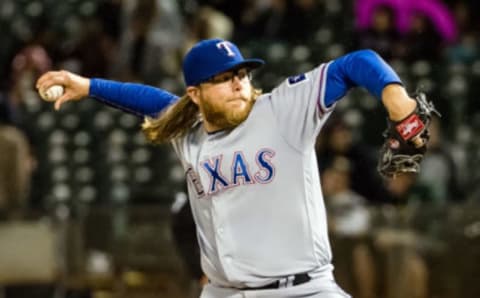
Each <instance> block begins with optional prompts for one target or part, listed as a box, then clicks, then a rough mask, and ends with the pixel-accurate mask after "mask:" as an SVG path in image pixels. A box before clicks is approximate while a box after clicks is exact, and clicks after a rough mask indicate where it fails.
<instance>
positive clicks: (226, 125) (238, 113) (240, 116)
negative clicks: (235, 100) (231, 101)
mask: <svg viewBox="0 0 480 298" xmlns="http://www.w3.org/2000/svg"><path fill="white" fill-rule="evenodd" d="M255 97H256V96H255V95H252V97H251V98H250V99H248V100H245V99H244V100H245V101H246V106H245V108H243V109H225V108H221V107H218V106H217V105H213V104H210V103H209V102H207V101H201V104H200V110H201V111H202V115H203V118H204V119H205V120H206V121H208V122H209V123H211V124H213V125H215V126H216V127H220V128H221V129H232V128H235V127H236V126H238V125H239V124H240V123H242V122H243V121H245V119H247V117H248V115H249V114H250V111H251V110H252V108H253V105H254V103H255Z"/></svg>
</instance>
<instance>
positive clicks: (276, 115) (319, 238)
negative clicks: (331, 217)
mask: <svg viewBox="0 0 480 298" xmlns="http://www.w3.org/2000/svg"><path fill="white" fill-rule="evenodd" d="M327 68H328V64H323V65H320V66H319V67H317V68H315V69H314V70H312V71H310V72H308V73H306V74H302V75H299V76H295V77H290V78H288V79H287V80H285V81H284V82H283V83H281V84H280V85H279V86H277V87H276V88H274V90H273V91H272V92H271V93H269V94H264V95H262V96H260V97H259V98H258V99H257V102H256V103H255V105H254V106H253V108H252V111H251V113H250V115H249V116H248V118H247V119H246V120H245V121H244V122H243V123H242V124H240V125H239V126H238V127H236V128H235V129H233V130H231V131H220V132H217V133H213V134H208V133H206V132H205V131H204V129H203V127H202V125H201V123H198V125H196V126H195V127H194V128H193V129H192V130H191V131H190V132H189V134H188V135H186V136H185V137H183V138H181V139H178V140H176V141H175V142H174V144H173V146H174V148H175V151H176V153H177V154H178V156H179V157H180V159H181V162H182V164H183V166H184V168H185V171H186V176H187V183H188V191H189V197H190V203H191V206H192V212H193V216H194V219H195V221H196V223H197V233H198V241H199V245H200V249H201V258H202V260H201V261H202V262H201V263H202V268H203V270H204V272H205V274H206V275H207V277H208V278H209V279H210V281H211V283H212V284H214V285H218V286H220V287H235V288H243V287H258V286H261V285H265V284H268V283H270V282H272V281H275V280H277V279H278V278H280V277H283V276H287V275H292V274H296V273H304V272H309V273H310V274H311V275H313V276H315V274H319V275H320V274H322V273H327V274H331V270H332V266H331V249H330V244H329V240H328V235H327V221H326V216H325V208H324V203H323V197H322V192H321V189H320V179H319V173H318V166H317V160H316V155H315V148H314V144H315V139H316V136H317V134H318V133H319V131H320V128H321V127H322V126H323V124H324V123H325V121H326V120H327V118H328V116H329V115H330V113H331V111H332V109H333V106H332V107H330V108H327V107H326V106H325V104H324V93H325V81H326V70H327Z"/></svg>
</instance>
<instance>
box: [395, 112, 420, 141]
mask: <svg viewBox="0 0 480 298" xmlns="http://www.w3.org/2000/svg"><path fill="white" fill-rule="evenodd" d="M424 128H425V124H423V122H422V120H421V119H420V118H419V117H418V115H417V114H413V115H410V116H409V117H408V118H407V119H405V120H403V121H402V122H400V123H399V124H398V125H397V126H396V129H397V131H398V133H399V134H400V136H402V138H403V139H404V140H405V141H407V140H410V139H411V138H412V137H414V136H416V135H418V134H419V133H420V132H422V131H423V129H424Z"/></svg>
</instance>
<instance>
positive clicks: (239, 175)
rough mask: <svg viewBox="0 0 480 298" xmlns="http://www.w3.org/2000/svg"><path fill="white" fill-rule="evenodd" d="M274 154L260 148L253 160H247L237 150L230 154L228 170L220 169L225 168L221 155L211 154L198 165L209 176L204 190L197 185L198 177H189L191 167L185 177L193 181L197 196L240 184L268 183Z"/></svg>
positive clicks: (272, 168) (270, 150) (273, 175)
mask: <svg viewBox="0 0 480 298" xmlns="http://www.w3.org/2000/svg"><path fill="white" fill-rule="evenodd" d="M274 156H275V151H273V150H272V149H268V148H267V149H261V150H259V151H258V152H257V153H256V155H255V158H254V160H253V161H249V160H247V158H246V157H245V155H244V154H243V152H241V151H237V152H235V153H234V154H233V156H232V160H231V166H230V167H229V168H228V169H226V170H228V172H226V171H224V170H222V169H225V168H224V167H222V165H223V164H224V163H225V162H226V161H225V160H224V159H223V157H224V156H223V155H218V156H213V157H211V158H209V159H207V160H203V161H201V162H200V165H199V166H200V168H202V169H203V170H204V173H206V174H207V176H208V177H209V182H208V183H209V184H208V189H207V190H206V191H205V190H204V189H203V187H201V185H199V183H198V182H199V179H198V177H197V178H196V179H193V180H192V179H191V177H192V169H188V170H187V178H188V179H189V180H191V182H193V183H194V186H195V190H196V192H197V195H199V197H203V196H204V195H205V194H209V195H210V194H215V193H218V192H220V191H223V190H226V189H229V188H232V187H236V186H240V185H248V184H256V183H260V184H266V183H270V182H271V181H272V180H273V179H274V177H275V166H274V165H273V163H272V159H273V157H274Z"/></svg>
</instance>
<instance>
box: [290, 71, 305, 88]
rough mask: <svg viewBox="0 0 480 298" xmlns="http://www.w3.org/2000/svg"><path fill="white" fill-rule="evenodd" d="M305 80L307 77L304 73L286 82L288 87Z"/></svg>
mask: <svg viewBox="0 0 480 298" xmlns="http://www.w3.org/2000/svg"><path fill="white" fill-rule="evenodd" d="M306 79H307V76H306V75H305V74H304V73H302V74H298V75H295V76H291V77H289V78H288V79H287V81H288V85H290V86H293V85H296V84H298V83H300V82H303V81H305V80H306Z"/></svg>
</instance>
